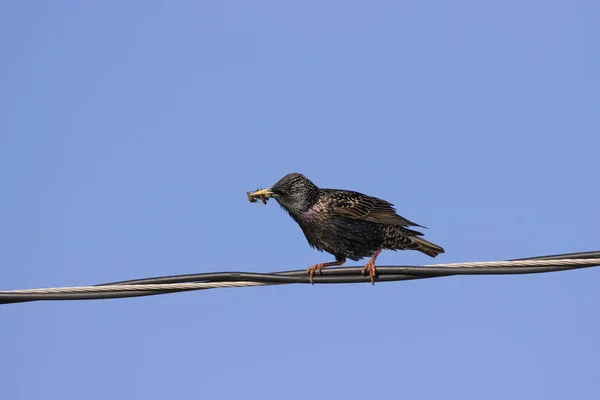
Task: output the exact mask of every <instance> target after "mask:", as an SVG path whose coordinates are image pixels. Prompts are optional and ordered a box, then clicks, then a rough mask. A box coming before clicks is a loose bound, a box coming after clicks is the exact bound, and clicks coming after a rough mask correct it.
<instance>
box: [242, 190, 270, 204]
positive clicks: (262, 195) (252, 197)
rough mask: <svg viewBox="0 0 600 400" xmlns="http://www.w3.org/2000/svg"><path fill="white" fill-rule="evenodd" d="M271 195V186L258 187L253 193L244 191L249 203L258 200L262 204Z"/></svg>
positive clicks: (265, 202)
mask: <svg viewBox="0 0 600 400" xmlns="http://www.w3.org/2000/svg"><path fill="white" fill-rule="evenodd" d="M272 195H273V191H272V190H271V188H267V189H260V190H257V191H255V192H253V193H250V192H246V196H248V201H249V202H250V203H256V202H257V201H258V200H260V201H262V202H263V204H267V201H268V200H269V198H270V197H271V196H272Z"/></svg>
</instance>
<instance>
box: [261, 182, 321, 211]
mask: <svg viewBox="0 0 600 400" xmlns="http://www.w3.org/2000/svg"><path fill="white" fill-rule="evenodd" d="M318 191H319V188H318V187H317V186H316V185H315V184H314V183H312V182H311V181H310V180H309V179H308V178H306V177H305V176H304V175H302V174H298V173H292V174H287V175H286V176H284V177H283V178H281V179H280V180H279V182H277V183H276V184H275V185H273V187H270V188H268V189H262V190H259V191H256V192H254V193H251V194H249V196H254V197H261V196H262V197H266V198H271V197H272V198H274V199H275V200H277V202H278V203H279V204H280V205H281V207H283V208H284V209H285V210H287V211H288V212H290V213H301V212H304V211H306V210H308V209H309V208H310V207H311V206H312V205H313V204H314V202H315V201H316V197H317V194H318Z"/></svg>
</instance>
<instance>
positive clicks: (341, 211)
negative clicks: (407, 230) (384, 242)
mask: <svg viewBox="0 0 600 400" xmlns="http://www.w3.org/2000/svg"><path fill="white" fill-rule="evenodd" d="M332 199H333V201H332V208H333V211H334V212H335V213H337V214H338V215H340V216H342V217H345V218H351V219H361V220H363V221H369V222H377V223H380V224H386V225H400V226H420V227H422V228H424V226H421V225H419V224H416V223H414V222H412V221H409V220H407V219H406V218H404V217H401V216H400V215H398V214H396V209H395V208H394V205H393V204H392V203H389V202H387V201H385V200H382V199H378V198H377V197H372V196H367V195H364V194H362V193H358V192H351V191H344V192H338V193H336V194H335V195H334V196H332Z"/></svg>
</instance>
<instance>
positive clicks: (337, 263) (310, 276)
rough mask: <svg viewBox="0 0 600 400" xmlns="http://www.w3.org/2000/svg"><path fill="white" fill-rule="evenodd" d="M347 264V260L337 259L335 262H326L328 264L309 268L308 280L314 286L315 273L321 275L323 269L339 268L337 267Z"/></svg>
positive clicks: (307, 270)
mask: <svg viewBox="0 0 600 400" xmlns="http://www.w3.org/2000/svg"><path fill="white" fill-rule="evenodd" d="M345 262H346V259H345V258H340V257H336V258H335V261H331V262H326V263H320V264H315V265H313V266H312V267H308V268H307V269H306V272H308V279H309V280H310V283H311V284H313V285H314V282H313V275H314V274H315V271H316V272H318V273H319V274H321V270H322V269H323V268H326V267H337V266H340V265H342V264H343V263H345Z"/></svg>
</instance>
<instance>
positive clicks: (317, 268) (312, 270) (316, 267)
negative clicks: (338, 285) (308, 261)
mask: <svg viewBox="0 0 600 400" xmlns="http://www.w3.org/2000/svg"><path fill="white" fill-rule="evenodd" d="M324 267H325V263H321V264H315V265H313V266H312V267H308V268H306V272H308V279H309V280H310V283H311V285H314V284H315V283H314V282H313V275H314V274H315V272H318V273H319V275H322V274H323V273H322V272H321V270H322V269H323V268H324Z"/></svg>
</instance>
